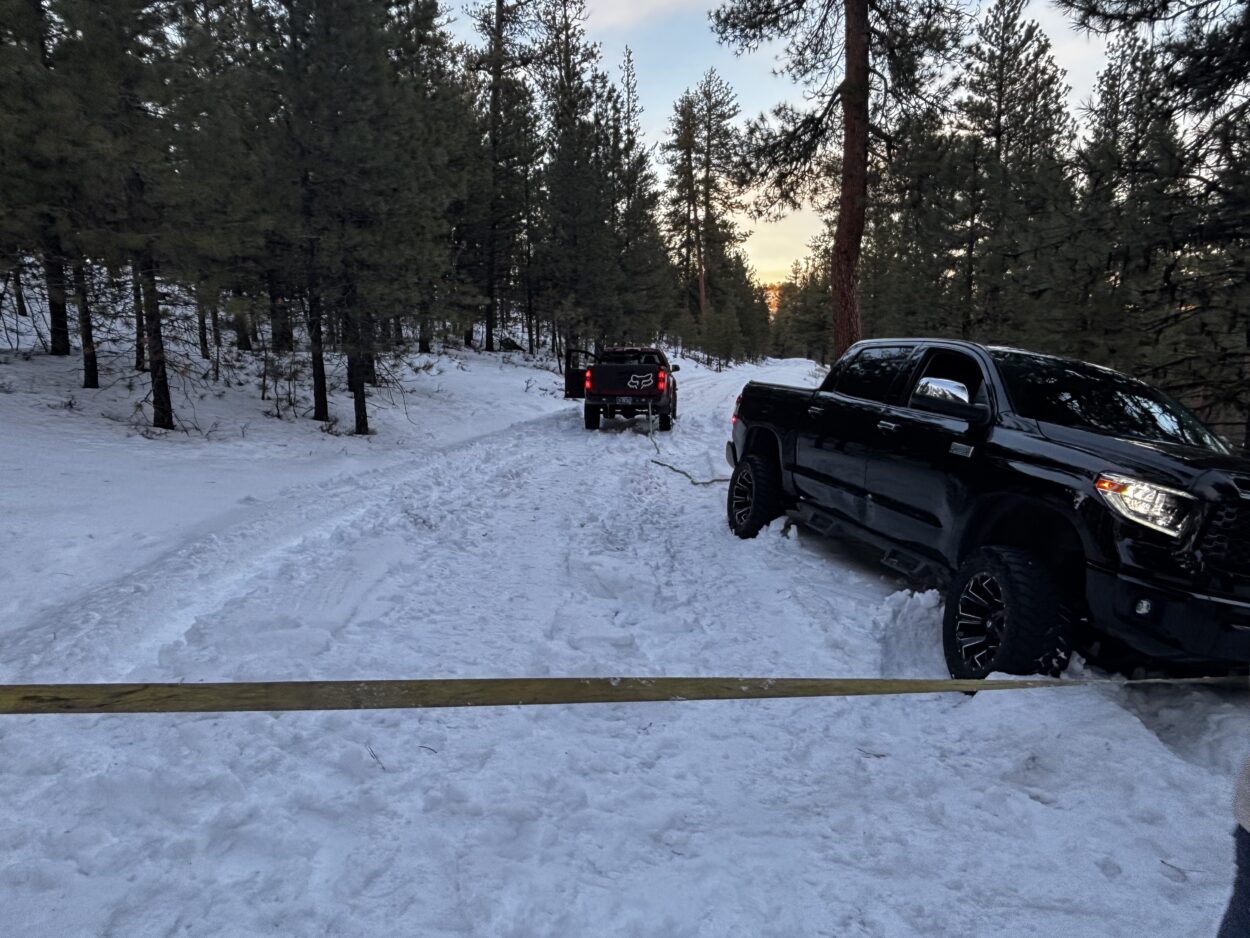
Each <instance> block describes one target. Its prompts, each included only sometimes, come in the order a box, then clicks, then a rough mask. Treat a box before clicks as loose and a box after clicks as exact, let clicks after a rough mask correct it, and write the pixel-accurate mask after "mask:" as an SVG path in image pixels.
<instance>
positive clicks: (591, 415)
mask: <svg viewBox="0 0 1250 938" xmlns="http://www.w3.org/2000/svg"><path fill="white" fill-rule="evenodd" d="M585 413H586V429H587V430H598V429H599V420H600V417H601V416H602V412H601V411H600V409H599V408H598V407H597V406H591V405H590V404H587V405H586V411H585Z"/></svg>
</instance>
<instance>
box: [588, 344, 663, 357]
mask: <svg viewBox="0 0 1250 938" xmlns="http://www.w3.org/2000/svg"><path fill="white" fill-rule="evenodd" d="M608 352H656V353H657V354H660V355H663V354H664V350H663V349H658V348H654V347H652V346H649V345H610V346H608V347H607V348H605V349H603V350H602V351H601V352H600V353H599V354H600V355H606V354H607V353H608Z"/></svg>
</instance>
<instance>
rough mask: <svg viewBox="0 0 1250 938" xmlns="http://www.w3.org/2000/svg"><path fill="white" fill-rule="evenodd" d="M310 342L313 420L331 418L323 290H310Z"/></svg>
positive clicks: (311, 288)
mask: <svg viewBox="0 0 1250 938" xmlns="http://www.w3.org/2000/svg"><path fill="white" fill-rule="evenodd" d="M308 344H309V346H310V348H311V351H312V375H313V420H320V421H322V422H323V423H324V422H325V421H327V420H329V419H330V401H329V395H328V394H327V393H326V360H325V350H324V348H323V346H322V342H321V292H320V291H319V290H318V289H316V287H315V286H314V287H310V288H309V290H308Z"/></svg>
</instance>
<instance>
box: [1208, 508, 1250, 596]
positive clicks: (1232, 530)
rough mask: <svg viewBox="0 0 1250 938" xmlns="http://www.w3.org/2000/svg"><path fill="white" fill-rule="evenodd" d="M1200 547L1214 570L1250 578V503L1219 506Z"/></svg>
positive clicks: (1213, 514) (1212, 516)
mask: <svg viewBox="0 0 1250 938" xmlns="http://www.w3.org/2000/svg"><path fill="white" fill-rule="evenodd" d="M1200 548H1201V550H1202V556H1203V559H1204V560H1205V561H1206V564H1207V566H1208V567H1209V568H1210V569H1211V570H1214V571H1216V572H1219V573H1225V574H1230V575H1232V576H1241V577H1250V502H1246V503H1245V504H1226V505H1217V506H1216V508H1215V510H1214V512H1212V514H1211V518H1210V520H1209V521H1208V522H1207V529H1206V533H1204V534H1203V536H1202V541H1201V543H1200Z"/></svg>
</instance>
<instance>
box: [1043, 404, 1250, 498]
mask: <svg viewBox="0 0 1250 938" xmlns="http://www.w3.org/2000/svg"><path fill="white" fill-rule="evenodd" d="M1037 427H1038V430H1039V431H1041V434H1042V436H1044V437H1046V439H1048V440H1050V441H1051V442H1054V443H1059V444H1061V445H1063V446H1070V447H1072V448H1073V449H1076V450H1080V451H1081V452H1083V453H1085V454H1086V455H1088V456H1090V457H1092V458H1094V459H1101V460H1103V461H1105V462H1106V464H1107V466H1106V470H1107V471H1109V472H1117V471H1118V472H1125V473H1128V474H1130V475H1131V474H1134V473H1137V474H1139V475H1142V476H1144V477H1145V478H1146V479H1147V480H1148V481H1156V482H1160V483H1163V484H1170V485H1173V486H1175V487H1176V488H1180V489H1185V490H1190V489H1192V488H1193V487H1194V484H1195V482H1197V480H1198V478H1199V477H1200V476H1203V475H1206V474H1207V473H1210V474H1211V476H1212V481H1213V480H1214V479H1215V478H1221V477H1222V478H1229V477H1235V478H1239V479H1244V480H1250V459H1247V458H1245V457H1244V456H1234V455H1226V454H1224V453H1217V452H1214V451H1213V450H1209V449H1203V448H1201V447H1197V446H1182V445H1179V444H1175V443H1153V442H1148V441H1146V440H1130V439H1124V438H1121V437H1114V436H1108V435H1105V434H1102V433H1094V432H1093V431H1091V430H1081V429H1078V428H1076V427H1065V426H1061V425H1060V424H1056V423H1043V422H1042V421H1038V424H1037Z"/></svg>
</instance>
